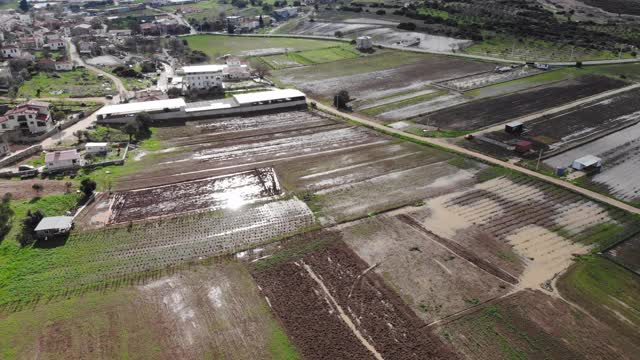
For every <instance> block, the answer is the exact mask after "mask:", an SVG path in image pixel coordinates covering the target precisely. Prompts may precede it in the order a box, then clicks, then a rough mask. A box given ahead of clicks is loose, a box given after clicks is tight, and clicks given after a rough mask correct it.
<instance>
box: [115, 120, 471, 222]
mask: <svg viewBox="0 0 640 360" xmlns="http://www.w3.org/2000/svg"><path fill="white" fill-rule="evenodd" d="M180 134H184V137H182V135H180ZM172 135H173V137H172ZM187 135H190V136H187ZM158 136H160V137H161V138H162V139H163V140H162V142H163V144H165V145H166V147H167V149H165V150H162V151H160V152H157V153H154V154H149V155H148V156H147V155H145V156H143V157H142V158H141V159H140V160H139V161H140V162H142V164H146V165H148V166H145V167H144V170H142V171H141V172H139V173H136V174H135V175H132V176H128V177H125V178H122V179H120V180H119V181H118V183H117V186H118V188H119V189H122V190H124V189H135V188H137V187H144V188H146V187H149V186H152V185H161V184H162V183H163V182H164V183H169V182H175V181H176V180H178V179H180V180H193V179H199V178H208V177H211V176H223V175H226V174H232V173H237V172H242V171H246V170H251V169H255V168H257V167H265V166H270V167H273V168H274V169H275V171H276V174H277V177H278V181H279V183H280V184H281V186H282V187H283V188H284V190H285V191H288V192H290V193H294V194H298V195H299V197H300V198H303V195H305V194H306V193H308V192H312V193H313V196H305V197H306V199H305V201H307V202H308V203H309V205H310V206H311V207H312V208H314V211H316V213H317V215H318V216H319V218H320V221H321V222H322V223H324V224H330V223H335V222H341V221H345V220H349V219H355V218H359V217H363V216H366V215H367V214H369V213H375V212H379V211H383V210H387V209H390V208H395V207H399V206H402V205H406V204H411V203H415V202H416V201H419V200H421V199H424V198H426V197H429V196H437V195H439V194H442V193H445V192H446V191H449V190H450V189H452V188H453V187H455V186H457V185H458V184H462V183H464V182H468V181H470V179H471V178H472V177H473V173H474V172H476V171H478V170H479V169H480V168H481V167H482V166H481V165H477V166H476V167H475V168H472V169H468V170H465V171H463V172H461V171H460V169H459V168H457V167H456V166H453V165H451V164H450V163H449V161H451V160H452V159H453V156H452V155H451V154H448V153H445V152H441V151H438V150H434V149H429V148H425V147H422V146H419V145H415V144H411V143H404V142H400V141H398V140H396V139H393V138H390V137H387V136H382V135H379V134H377V133H374V132H372V131H369V130H367V129H364V128H361V127H353V126H348V125H346V124H344V123H341V122H339V121H336V120H333V119H331V118H328V117H326V116H324V115H320V114H317V113H310V112H298V111H294V112H287V113H280V114H274V115H263V116H255V117H247V118H230V119H221V120H219V121H218V120H216V121H205V122H202V123H193V124H192V125H191V126H182V127H177V128H162V129H160V130H159V131H158ZM176 136H177V137H176ZM408 183H410V184H412V187H411V188H408V187H406V184H408Z"/></svg>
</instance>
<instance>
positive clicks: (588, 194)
mask: <svg viewBox="0 0 640 360" xmlns="http://www.w3.org/2000/svg"><path fill="white" fill-rule="evenodd" d="M309 101H315V102H316V105H317V107H318V108H319V109H321V110H323V111H326V112H329V113H332V114H335V115H338V116H340V117H343V118H346V119H349V120H351V121H354V122H356V123H359V124H361V125H364V126H366V127H369V128H372V129H375V130H378V131H382V132H385V133H389V134H396V135H401V136H403V137H406V138H411V139H414V140H418V141H420V142H423V143H426V144H431V145H434V146H438V147H441V148H445V149H447V150H449V151H452V152H457V153H460V154H463V155H466V156H469V157H473V158H475V159H478V160H481V161H483V162H486V163H490V164H494V165H499V166H502V167H505V168H508V169H511V170H514V171H519V172H521V173H524V174H526V175H529V176H531V177H535V178H538V179H540V180H542V181H546V182H548V183H552V184H554V185H557V186H561V187H563V188H565V189H568V190H570V191H573V192H576V193H579V194H582V195H584V196H586V197H588V198H590V199H593V200H596V201H599V202H602V203H606V204H609V205H611V206H615V207H617V208H620V209H622V210H626V211H628V212H631V213H634V214H640V209H638V208H635V207H633V206H631V205H627V204H625V203H623V202H621V201H618V200H615V199H612V198H610V197H607V196H605V195H602V194H599V193H596V192H593V191H591V190H587V189H584V188H581V187H579V186H576V185H573V184H571V183H568V182H566V181H563V180H560V179H557V178H553V177H550V176H546V175H543V174H540V173H538V172H535V171H532V170H528V169H525V168H522V167H519V166H516V165H514V164H511V163H508V162H505V161H502V160H498V159H494V158H492V157H490V156H486V155H483V154H479V153H476V152H474V151H471V150H468V149H465V148H463V147H460V146H458V145H455V144H452V143H449V142H447V141H446V140H445V139H435V138H424V137H421V136H418V135H414V134H410V133H407V132H404V131H402V130H397V129H393V128H389V127H386V126H384V125H381V124H379V123H377V122H375V121H372V120H369V119H366V118H364V117H361V116H358V115H355V114H352V113H344V112H341V111H338V110H336V109H335V108H333V107H330V106H326V105H324V104H321V103H320V102H319V101H316V100H313V99H309Z"/></svg>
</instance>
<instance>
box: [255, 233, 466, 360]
mask: <svg viewBox="0 0 640 360" xmlns="http://www.w3.org/2000/svg"><path fill="white" fill-rule="evenodd" d="M320 236H322V235H320ZM282 251H283V252H286V248H285V249H284V250H282ZM273 256H277V254H275V255H273ZM258 265H260V263H258ZM369 269H370V268H369V267H368V265H367V264H366V263H365V262H364V261H362V260H361V259H359V258H358V256H357V255H356V254H354V253H353V251H351V250H350V249H349V248H348V247H347V246H346V245H345V244H344V243H342V242H337V243H334V244H331V245H329V246H327V247H325V248H324V249H319V250H317V251H315V252H312V253H310V254H307V255H305V256H299V257H292V258H288V259H287V258H283V259H282V260H281V261H280V262H275V261H272V262H271V263H270V264H269V266H265V267H261V268H260V269H259V270H255V271H254V272H253V276H254V278H255V279H256V281H257V283H258V285H259V286H260V289H261V291H262V293H263V294H264V295H265V297H266V298H267V299H268V302H269V304H270V305H271V307H272V308H273V310H274V312H275V313H276V316H277V317H278V318H279V319H280V321H281V322H282V324H283V325H284V327H285V329H286V331H287V333H288V334H289V335H290V337H291V339H292V341H293V343H294V344H295V345H296V347H297V348H298V349H300V352H301V355H302V356H303V357H304V358H305V359H327V358H331V359H347V358H348V359H371V358H378V359H380V358H384V359H426V358H438V359H450V358H454V356H453V354H452V353H451V352H450V351H449V350H448V349H447V348H446V347H445V346H444V345H443V344H442V342H441V341H440V340H439V339H438V338H437V337H436V336H435V335H434V334H432V333H430V331H429V330H428V329H425V327H423V326H422V325H423V323H422V322H421V321H420V320H419V319H418V318H417V317H416V316H415V314H414V313H413V312H412V311H411V310H410V309H409V308H407V306H406V305H405V304H404V303H403V302H402V299H400V297H398V296H397V295H396V294H395V293H394V292H393V291H392V290H391V289H389V288H387V287H386V286H385V285H384V282H383V281H382V279H381V278H379V277H378V275H376V274H375V273H373V272H370V271H368V270H369Z"/></svg>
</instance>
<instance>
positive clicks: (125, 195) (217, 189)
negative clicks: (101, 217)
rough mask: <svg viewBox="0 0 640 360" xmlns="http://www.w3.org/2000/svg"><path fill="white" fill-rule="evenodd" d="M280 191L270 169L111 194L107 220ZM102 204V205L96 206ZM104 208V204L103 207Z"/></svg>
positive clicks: (221, 204)
mask: <svg viewBox="0 0 640 360" xmlns="http://www.w3.org/2000/svg"><path fill="white" fill-rule="evenodd" d="M281 193H282V191H281V189H280V184H279V183H278V179H277V177H276V174H275V172H274V171H273V169H271V168H263V169H255V170H252V171H249V172H245V173H240V174H234V175H229V176H223V177H217V178H208V179H201V180H194V181H189V182H182V183H176V184H171V185H163V186H157V187H151V188H145V189H138V190H132V191H127V192H120V193H116V194H114V195H113V196H112V197H111V198H109V199H108V200H104V201H108V202H109V211H110V212H111V214H110V216H109V221H108V223H110V224H111V223H121V222H128V221H136V220H144V219H149V218H155V217H161V216H172V215H176V214H180V213H183V212H187V211H202V210H218V209H223V208H229V209H237V208H239V207H241V206H243V205H245V204H250V203H253V202H255V201H257V200H266V199H268V198H272V197H274V196H277V195H280V194H281ZM97 206H101V205H97ZM103 207H104V206H103Z"/></svg>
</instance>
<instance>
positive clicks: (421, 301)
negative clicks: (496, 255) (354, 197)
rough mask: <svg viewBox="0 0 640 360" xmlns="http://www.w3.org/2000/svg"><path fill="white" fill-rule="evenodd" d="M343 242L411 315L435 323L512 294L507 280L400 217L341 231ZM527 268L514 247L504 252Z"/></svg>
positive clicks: (369, 221) (380, 218)
mask: <svg viewBox="0 0 640 360" xmlns="http://www.w3.org/2000/svg"><path fill="white" fill-rule="evenodd" d="M341 233H342V236H343V238H344V241H345V242H346V243H347V244H348V245H349V246H350V247H351V248H352V249H353V250H354V252H355V253H357V254H358V255H359V256H360V257H361V258H362V259H363V260H364V261H366V262H367V264H368V265H369V266H375V270H374V271H375V272H376V273H377V274H379V275H380V276H381V277H382V278H383V279H384V280H385V281H386V282H387V283H388V284H389V286H391V287H392V288H393V289H394V290H395V291H396V292H398V293H399V294H400V296H401V297H402V299H403V300H404V301H405V303H406V304H407V305H409V306H410V307H411V308H412V310H413V311H414V312H415V313H416V314H417V315H418V316H419V317H420V318H421V319H423V320H424V321H426V322H427V323H431V322H433V321H436V320H440V319H442V318H444V317H446V316H449V315H452V314H455V313H458V312H460V311H463V310H465V309H468V308H470V307H473V306H476V305H478V304H480V303H484V302H486V301H489V300H491V299H494V298H496V297H499V296H502V295H505V294H507V292H509V291H510V290H511V289H512V288H513V285H514V284H513V282H514V281H511V282H509V281H505V280H503V279H501V278H499V277H497V276H494V275H493V274H491V273H489V272H487V271H485V270H483V269H481V268H479V267H477V266H475V265H474V263H473V262H471V261H469V260H468V259H467V258H465V257H462V256H460V255H458V254H457V253H456V252H455V251H453V250H451V249H449V248H448V247H445V246H443V245H442V244H441V243H440V242H439V241H437V240H434V238H433V237H432V236H430V235H428V234H426V233H425V232H423V231H420V230H418V229H416V228H413V227H411V226H408V225H407V223H406V222H404V221H402V220H401V218H399V217H397V216H391V215H389V216H386V215H385V216H376V217H375V218H371V219H366V220H362V221H359V222H357V223H351V224H349V225H348V226H346V227H344V228H342V229H341ZM499 251H500V252H501V253H502V254H504V256H505V257H508V256H510V257H512V258H513V259H514V262H515V264H514V265H516V266H518V267H519V268H522V267H523V266H524V264H523V262H522V260H520V259H519V258H518V257H517V256H516V255H515V254H512V251H511V249H510V248H509V246H506V245H505V246H503V249H500V250H499Z"/></svg>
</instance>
